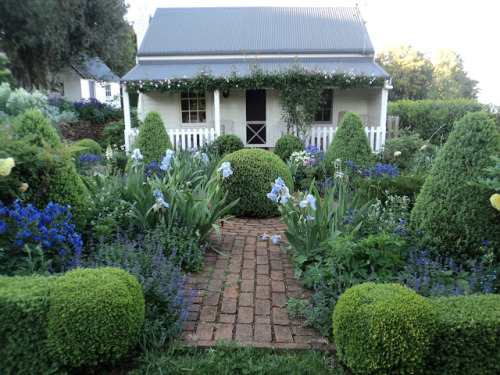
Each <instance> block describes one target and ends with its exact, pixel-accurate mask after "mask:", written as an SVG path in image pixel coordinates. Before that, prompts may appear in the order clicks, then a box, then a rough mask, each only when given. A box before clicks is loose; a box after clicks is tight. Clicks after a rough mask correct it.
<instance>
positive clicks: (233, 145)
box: [213, 134, 245, 156]
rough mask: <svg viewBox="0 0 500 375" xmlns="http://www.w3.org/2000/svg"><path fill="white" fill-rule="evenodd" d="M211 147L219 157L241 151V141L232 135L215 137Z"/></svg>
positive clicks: (242, 146)
mask: <svg viewBox="0 0 500 375" xmlns="http://www.w3.org/2000/svg"><path fill="white" fill-rule="evenodd" d="M213 146H214V148H215V150H216V151H217V154H218V155H219V156H224V155H226V154H231V153H233V152H235V151H239V150H243V148H244V147H245V146H244V145H243V141H242V140H241V139H240V138H239V137H237V136H236V135H234V134H225V135H221V136H220V137H217V139H216V140H215V141H214V142H213Z"/></svg>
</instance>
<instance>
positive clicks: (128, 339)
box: [47, 267, 144, 369]
mask: <svg viewBox="0 0 500 375" xmlns="http://www.w3.org/2000/svg"><path fill="white" fill-rule="evenodd" d="M48 304H49V313H48V327H47V346H48V348H49V351H50V354H51V356H52V358H53V359H54V360H55V361H56V362H59V363H64V364H66V365H68V366H69V367H72V368H81V369H84V368H85V369H88V368H95V367H96V366H98V365H101V364H108V363H109V364H112V363H115V362H116V361H117V360H119V359H120V358H121V357H123V356H125V355H126V354H127V353H128V352H129V350H130V349H131V348H132V347H133V346H134V345H136V344H137V339H138V335H139V333H140V331H141V327H142V324H143V322H144V297H143V294H142V291H141V287H140V285H139V283H138V282H137V280H136V279H135V278H134V277H133V276H132V275H130V274H128V273H127V272H125V271H124V270H122V269H119V268H112V267H106V268H98V269H82V268H78V269H75V270H73V271H70V272H68V273H66V274H64V275H63V276H60V277H58V280H56V282H55V283H54V286H53V288H52V290H51V291H50V295H49V297H48Z"/></svg>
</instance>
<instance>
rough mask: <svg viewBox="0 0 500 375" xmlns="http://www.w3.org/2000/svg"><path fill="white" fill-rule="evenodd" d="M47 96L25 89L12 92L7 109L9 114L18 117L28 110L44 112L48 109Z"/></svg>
mask: <svg viewBox="0 0 500 375" xmlns="http://www.w3.org/2000/svg"><path fill="white" fill-rule="evenodd" d="M48 106H49V104H48V103H47V96H46V95H44V94H42V93H41V92H39V91H36V90H35V91H34V92H28V91H26V90H25V89H23V88H19V89H16V90H14V91H12V93H11V94H10V96H9V99H8V100H7V104H6V109H7V113H9V114H10V115H12V116H17V115H19V114H21V113H23V112H25V111H27V110H28V109H33V108H36V109H39V110H43V109H45V108H47V107H48Z"/></svg>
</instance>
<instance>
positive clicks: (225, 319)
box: [219, 314, 236, 323]
mask: <svg viewBox="0 0 500 375" xmlns="http://www.w3.org/2000/svg"><path fill="white" fill-rule="evenodd" d="M235 322H236V314H220V316H219V323H235Z"/></svg>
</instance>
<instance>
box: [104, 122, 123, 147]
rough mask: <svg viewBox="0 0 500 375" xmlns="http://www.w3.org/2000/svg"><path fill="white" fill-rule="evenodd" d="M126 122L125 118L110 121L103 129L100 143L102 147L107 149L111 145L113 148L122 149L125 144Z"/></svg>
mask: <svg viewBox="0 0 500 375" xmlns="http://www.w3.org/2000/svg"><path fill="white" fill-rule="evenodd" d="M124 134H125V123H124V122H123V120H119V121H114V122H110V123H109V124H108V125H106V127H105V128H104V129H103V130H102V133H101V140H100V141H99V143H100V144H101V147H102V148H104V149H106V148H107V147H108V145H109V146H111V148H112V149H113V150H120V149H121V147H122V146H123V145H125V135H124Z"/></svg>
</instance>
